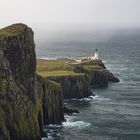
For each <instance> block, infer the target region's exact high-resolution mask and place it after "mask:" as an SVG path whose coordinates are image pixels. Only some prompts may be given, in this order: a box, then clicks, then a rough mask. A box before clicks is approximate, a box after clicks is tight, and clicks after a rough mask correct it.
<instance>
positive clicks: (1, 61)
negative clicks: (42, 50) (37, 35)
mask: <svg viewBox="0 0 140 140" xmlns="http://www.w3.org/2000/svg"><path fill="white" fill-rule="evenodd" d="M40 79H41V78H40ZM40 79H39V78H38V76H37V75H36V54H35V43H34V33H33V31H32V29H31V28H29V27H28V26H26V25H24V24H13V25H11V26H8V27H6V28H3V29H1V30H0V140H41V136H43V125H44V124H49V123H54V124H56V123H57V124H61V123H62V121H63V120H64V112H63V109H64V106H63V96H62V93H61V88H60V87H59V85H57V84H54V83H50V81H45V80H40ZM42 81H43V82H42Z"/></svg>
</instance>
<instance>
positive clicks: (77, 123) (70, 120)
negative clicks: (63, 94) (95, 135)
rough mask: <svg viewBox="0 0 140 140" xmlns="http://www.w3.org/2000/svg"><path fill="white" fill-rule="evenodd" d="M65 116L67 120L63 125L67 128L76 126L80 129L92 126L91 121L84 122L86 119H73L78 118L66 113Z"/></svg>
mask: <svg viewBox="0 0 140 140" xmlns="http://www.w3.org/2000/svg"><path fill="white" fill-rule="evenodd" d="M65 118H66V120H67V121H66V122H63V123H62V126H63V127H67V128H74V127H76V128H78V129H81V128H85V127H89V126H90V123H87V122H84V121H74V120H73V119H74V118H77V117H75V116H68V115H66V116H65Z"/></svg>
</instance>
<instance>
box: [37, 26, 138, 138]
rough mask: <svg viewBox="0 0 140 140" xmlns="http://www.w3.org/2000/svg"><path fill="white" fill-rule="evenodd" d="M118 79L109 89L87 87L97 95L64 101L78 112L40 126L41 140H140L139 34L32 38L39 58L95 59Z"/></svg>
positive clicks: (118, 31)
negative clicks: (97, 57)
mask: <svg viewBox="0 0 140 140" xmlns="http://www.w3.org/2000/svg"><path fill="white" fill-rule="evenodd" d="M96 48H97V49H98V52H99V57H100V59H102V61H103V62H104V64H105V65H106V67H107V69H109V70H110V71H111V72H112V73H113V74H114V75H115V76H117V77H118V78H119V79H120V82H119V83H110V84H109V86H108V87H107V88H91V91H92V92H93V94H95V96H92V97H90V98H85V99H81V100H76V99H72V100H65V104H66V105H67V106H68V107H70V108H73V109H78V110H79V111H80V113H79V114H73V115H70V116H68V115H65V118H66V120H67V121H66V122H63V124H62V125H48V126H44V131H45V132H47V134H48V138H42V140H140V30H139V29H116V30H91V31H89V30H88V31H85V30H84V31H82V30H81V31H70V32H67V31H66V32H62V33H61V32H60V31H59V32H53V33H50V34H49V33H48V34H47V35H46V36H45V38H44V39H42V40H39V39H38V38H36V52H37V58H42V59H57V58H73V57H77V56H88V55H93V54H94V52H95V49H96Z"/></svg>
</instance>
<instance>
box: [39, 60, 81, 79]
mask: <svg viewBox="0 0 140 140" xmlns="http://www.w3.org/2000/svg"><path fill="white" fill-rule="evenodd" d="M71 62H72V60H42V59H38V60H37V73H38V74H39V75H41V76H43V77H52V76H78V75H81V73H75V72H74V71H73V66H71V65H70V63H71Z"/></svg>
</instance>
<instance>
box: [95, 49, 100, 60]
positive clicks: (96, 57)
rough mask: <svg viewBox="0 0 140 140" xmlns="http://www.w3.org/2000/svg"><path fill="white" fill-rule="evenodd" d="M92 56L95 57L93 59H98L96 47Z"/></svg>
mask: <svg viewBox="0 0 140 140" xmlns="http://www.w3.org/2000/svg"><path fill="white" fill-rule="evenodd" d="M94 58H95V59H99V55H98V49H96V50H95V54H94Z"/></svg>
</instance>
